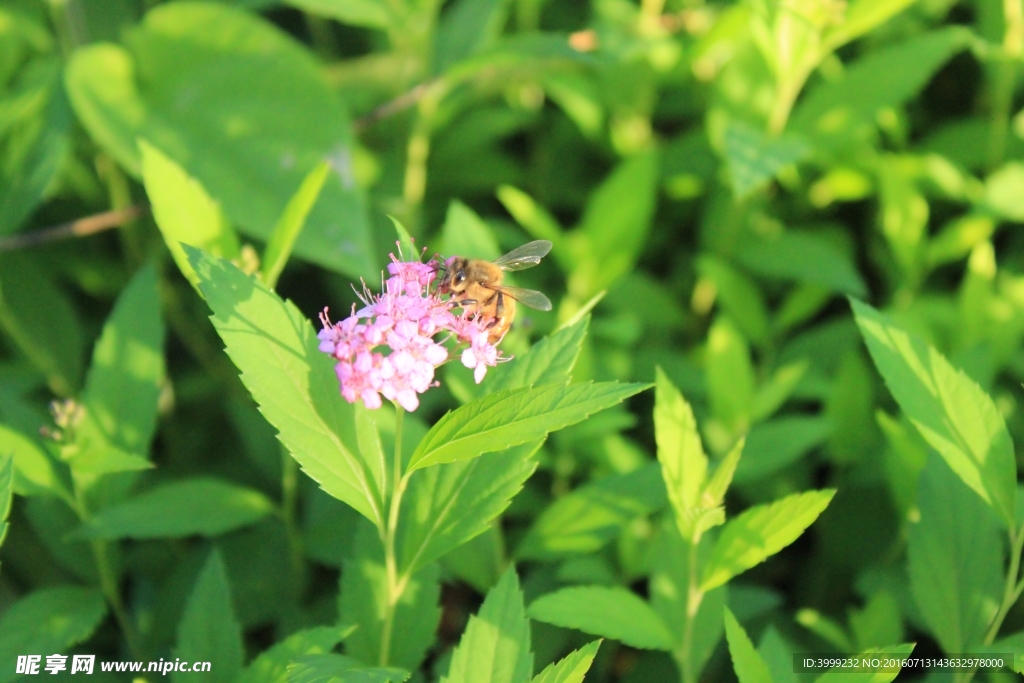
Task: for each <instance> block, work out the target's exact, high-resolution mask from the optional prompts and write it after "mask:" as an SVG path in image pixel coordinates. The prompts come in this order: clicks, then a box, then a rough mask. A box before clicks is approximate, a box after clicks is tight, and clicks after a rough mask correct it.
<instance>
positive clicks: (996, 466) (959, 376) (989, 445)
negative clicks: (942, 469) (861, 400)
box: [851, 300, 1017, 528]
mask: <svg viewBox="0 0 1024 683" xmlns="http://www.w3.org/2000/svg"><path fill="white" fill-rule="evenodd" d="M851 304H852V306H853V311H854V314H855V316H856V318H857V325H858V326H859V327H860V331H861V334H862V335H863V336H864V341H865V342H866V343H867V346H868V350H869V351H870V352H871V358H872V359H873V360H874V361H875V366H876V367H877V368H878V371H879V372H880V373H881V374H882V377H884V378H885V382H886V385H887V386H888V387H889V391H891V392H892V395H893V397H894V398H895V399H896V402H897V403H899V404H900V408H902V409H903V412H904V413H906V415H907V417H908V418H909V419H910V421H911V422H912V423H913V424H914V426H915V427H917V429H918V431H920V432H921V436H923V437H924V438H925V440H926V441H927V442H928V443H929V444H930V445H931V446H932V448H934V449H935V450H936V451H938V452H939V455H941V456H942V457H943V459H944V460H945V461H946V463H948V464H949V466H950V468H952V470H953V471H954V472H956V473H957V476H959V477H960V478H961V479H962V480H963V481H964V483H965V484H967V485H968V486H969V487H971V488H972V489H974V491H975V492H976V493H977V494H978V495H979V496H981V497H982V499H984V500H985V502H987V503H988V504H989V505H991V506H992V507H993V508H994V509H995V510H996V512H997V514H998V515H999V516H1000V517H1001V518H1002V520H1003V521H1004V523H1005V524H1007V525H1008V526H1010V527H1011V528H1012V527H1013V525H1014V507H1015V505H1016V496H1017V464H1016V458H1015V457H1014V453H1013V442H1012V441H1011V439H1010V434H1009V432H1008V431H1007V430H1006V423H1005V422H1004V421H1003V416H1002V415H1001V414H1000V412H999V409H998V408H996V405H995V403H994V402H993V401H992V399H991V398H990V397H989V396H988V395H987V394H986V393H985V392H984V391H983V390H982V389H981V387H979V386H978V385H977V383H976V382H974V380H972V379H971V378H969V377H968V376H967V375H966V374H964V373H963V372H962V371H958V370H957V369H956V368H954V367H953V366H952V365H950V363H949V361H947V360H946V359H945V358H944V357H943V356H942V355H941V354H940V353H939V352H938V351H936V350H935V349H934V348H933V347H931V346H929V345H928V344H926V343H925V341H924V340H923V339H921V338H920V337H917V336H915V335H912V334H910V333H908V332H906V331H904V330H903V329H901V328H900V327H898V326H897V325H895V324H894V323H893V322H892V321H891V320H890V319H889V318H888V317H886V316H884V315H882V314H881V313H879V312H878V311H876V310H875V309H873V308H871V307H870V306H868V305H866V304H862V303H860V302H859V301H855V300H851Z"/></svg>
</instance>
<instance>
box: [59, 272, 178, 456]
mask: <svg viewBox="0 0 1024 683" xmlns="http://www.w3.org/2000/svg"><path fill="white" fill-rule="evenodd" d="M163 346H164V325H163V319H162V318H161V317H160V296H159V294H158V292H157V279H156V270H154V269H153V267H152V266H147V267H145V268H143V269H142V270H140V271H139V272H138V274H136V275H135V277H134V278H132V281H131V282H130V283H128V286H127V287H125V289H124V291H122V292H121V295H120V296H119V297H118V299H117V304H115V306H114V311H113V312H112V313H111V314H110V317H109V318H107V322H106V323H105V324H104V326H103V334H102V335H100V340H99V341H98V342H96V348H95V349H94V350H93V354H92V365H90V366H89V374H88V375H87V376H86V380H85V390H84V391H83V392H82V405H83V407H84V409H85V414H84V416H83V418H82V422H81V423H80V424H79V425H78V427H77V428H76V429H75V446H76V447H77V449H78V451H77V454H74V455H71V456H68V455H65V456H64V457H65V458H67V459H68V460H69V461H70V464H71V467H72V469H74V470H76V471H78V470H79V467H78V459H79V458H84V460H83V462H82V468H81V469H82V471H83V472H84V471H85V470H89V471H91V472H109V471H122V470H126V469H140V467H141V464H140V463H138V462H136V461H135V460H133V459H131V458H125V457H124V454H136V455H141V456H145V455H147V454H148V452H149V443H150V441H151V440H152V438H153V432H154V430H155V429H156V417H157V403H158V401H159V398H160V389H161V387H162V386H163V382H164V352H163ZM118 451H120V453H119V452H118ZM108 455H109V458H110V462H109V463H107V462H105V460H106V459H107V456H108Z"/></svg>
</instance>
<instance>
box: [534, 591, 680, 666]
mask: <svg viewBox="0 0 1024 683" xmlns="http://www.w3.org/2000/svg"><path fill="white" fill-rule="evenodd" d="M529 614H530V617H531V618H532V619H536V620H538V621H544V622H547V623H549V624H555V625H556V626H562V627H564V628H574V629H578V630H580V631H583V632H584V633H591V634H593V635H597V636H603V637H605V638H611V639H612V640H619V641H622V642H623V643H625V644H626V645H632V646H633V647H638V648H642V649H645V650H670V649H672V645H673V642H672V635H671V634H670V633H669V630H668V627H667V626H666V625H665V623H664V622H663V621H662V620H661V617H659V616H658V614H657V613H656V612H655V611H654V610H653V609H651V606H650V605H648V604H647V603H646V602H644V601H643V600H642V599H640V598H639V597H638V596H637V595H636V594H635V593H633V592H631V591H628V590H626V589H625V588H620V587H618V586H615V587H607V586H579V587H574V588H563V589H562V590H559V591H555V592H554V593H548V594H547V595H545V596H543V597H541V598H539V599H537V600H536V601H534V603H533V604H532V605H530V610H529Z"/></svg>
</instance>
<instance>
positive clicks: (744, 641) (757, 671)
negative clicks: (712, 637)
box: [725, 607, 772, 683]
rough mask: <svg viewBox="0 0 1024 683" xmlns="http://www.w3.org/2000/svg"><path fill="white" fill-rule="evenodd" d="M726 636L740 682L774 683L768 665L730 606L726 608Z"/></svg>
mask: <svg viewBox="0 0 1024 683" xmlns="http://www.w3.org/2000/svg"><path fill="white" fill-rule="evenodd" d="M725 637H726V638H727V639H728V641H729V655H730V656H731V657H732V668H733V671H735V672H736V678H738V679H739V682H740V683H772V675H771V672H769V671H768V665H767V664H765V662H764V660H763V659H761V655H760V654H758V652H757V650H755V649H754V644H753V643H752V642H750V638H749V637H748V636H747V632H746V631H744V630H743V627H742V626H740V622H738V621H736V617H735V616H733V613H732V611H731V610H730V609H729V608H728V607H726V608H725Z"/></svg>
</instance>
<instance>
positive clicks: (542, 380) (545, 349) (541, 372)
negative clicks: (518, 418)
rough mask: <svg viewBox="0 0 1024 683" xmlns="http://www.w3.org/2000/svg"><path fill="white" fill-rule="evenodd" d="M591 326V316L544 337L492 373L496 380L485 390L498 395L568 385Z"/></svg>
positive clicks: (488, 384)
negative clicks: (510, 390)
mask: <svg viewBox="0 0 1024 683" xmlns="http://www.w3.org/2000/svg"><path fill="white" fill-rule="evenodd" d="M589 326H590V316H589V315H588V316H585V317H584V318H583V319H582V320H580V321H579V322H577V323H575V324H573V325H570V326H569V327H565V328H563V329H561V330H558V331H557V332H555V333H554V334H551V335H549V336H547V337H544V338H543V339H541V340H540V341H539V342H537V343H536V344H534V345H533V347H532V348H531V349H530V350H529V351H528V352H527V353H526V354H524V355H523V356H521V357H519V358H516V359H515V360H514V361H513V362H511V363H505V364H503V365H499V366H498V367H496V368H495V369H494V370H492V371H491V372H492V374H493V377H492V378H490V379H489V380H488V381H487V382H486V383H484V385H483V386H484V391H486V392H487V393H495V392H498V391H503V390H505V389H518V388H520V387H528V386H540V385H543V384H557V383H560V382H561V383H566V382H568V381H569V380H570V379H572V369H573V367H575V365H576V359H577V358H579V355H580V349H582V348H583V340H584V339H585V338H586V336H587V328H588V327H589Z"/></svg>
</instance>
